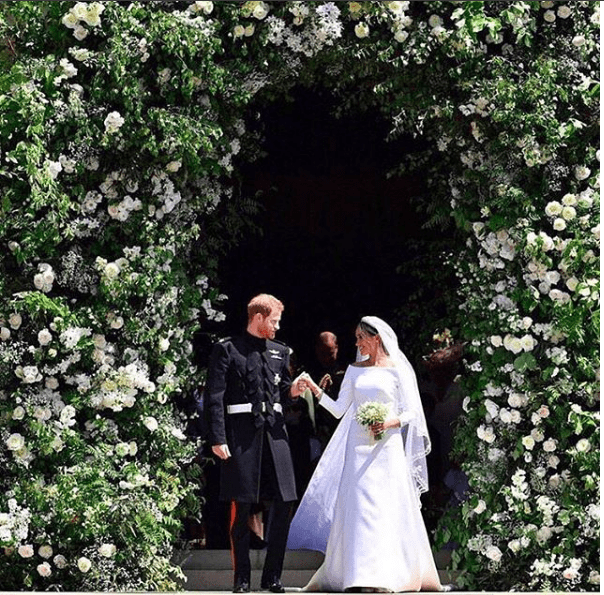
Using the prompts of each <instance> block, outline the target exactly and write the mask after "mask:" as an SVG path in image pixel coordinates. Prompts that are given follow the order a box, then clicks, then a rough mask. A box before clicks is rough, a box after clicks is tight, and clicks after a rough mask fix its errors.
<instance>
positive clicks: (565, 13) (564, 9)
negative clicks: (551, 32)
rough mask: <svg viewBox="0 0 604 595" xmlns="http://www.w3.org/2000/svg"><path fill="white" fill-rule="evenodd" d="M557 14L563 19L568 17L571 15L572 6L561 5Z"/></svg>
mask: <svg viewBox="0 0 604 595" xmlns="http://www.w3.org/2000/svg"><path fill="white" fill-rule="evenodd" d="M557 14H558V16H559V17H560V18H561V19H567V18H568V17H569V16H570V8H569V7H568V6H560V7H559V8H558V13H557Z"/></svg>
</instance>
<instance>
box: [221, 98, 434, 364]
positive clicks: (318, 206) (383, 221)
mask: <svg viewBox="0 0 604 595" xmlns="http://www.w3.org/2000/svg"><path fill="white" fill-rule="evenodd" d="M334 106H335V104H334V98H333V97H332V96H330V95H329V94H328V93H327V92H325V93H323V94H318V93H317V92H311V91H308V90H305V89H298V90H296V91H294V92H293V94H291V96H290V98H289V100H286V99H284V100H281V101H279V102H278V103H273V104H271V105H270V106H269V107H267V108H265V109H264V110H263V111H262V114H261V118H260V119H259V121H260V122H262V125H263V127H264V128H263V134H264V136H265V139H266V141H265V144H264V148H265V151H266V155H265V156H264V157H263V158H261V159H260V160H258V161H256V162H255V163H253V164H249V165H244V166H242V168H241V172H242V177H243V193H244V195H247V196H253V195H256V194H257V193H259V195H260V202H261V205H262V212H261V213H260V214H259V216H258V219H257V224H258V226H259V227H260V228H261V229H262V234H250V235H249V236H248V237H247V238H246V239H245V240H244V241H242V242H241V243H240V245H239V246H238V247H237V248H236V249H233V250H232V251H231V252H230V253H229V254H228V255H227V256H226V257H225V258H224V259H223V261H222V263H221V267H220V269H221V271H222V276H221V282H222V288H223V290H224V291H225V293H227V295H228V296H229V300H228V304H227V305H226V314H227V322H226V323H225V334H229V333H237V332H240V331H241V329H242V328H243V327H244V325H245V304H246V303H247V301H248V300H249V298H250V297H252V296H253V295H256V294H257V293H261V292H267V293H272V294H274V295H276V296H277V297H279V299H281V300H282V301H283V302H284V304H285V312H284V314H283V320H282V330H281V331H280V332H279V334H278V338H280V339H281V340H283V341H284V342H285V343H287V344H288V345H289V346H291V347H292V348H293V349H294V351H295V352H296V353H297V355H298V360H299V362H300V363H302V364H303V363H304V362H305V361H308V358H312V357H313V353H312V346H313V341H314V338H315V337H316V335H317V333H318V332H320V331H323V330H330V331H333V332H335V333H336V334H337V335H338V336H339V337H340V346H341V351H340V353H341V359H342V361H344V362H347V361H350V360H351V359H353V358H354V346H353V334H354V327H355V324H356V323H357V321H358V319H359V318H360V317H361V316H363V315H366V314H372V315H377V316H381V317H383V318H385V319H386V320H391V313H392V311H393V309H395V308H398V307H401V306H402V305H403V304H404V303H405V301H406V299H407V298H408V296H409V295H410V292H412V291H413V290H414V286H413V283H414V281H413V280H412V279H410V278H409V277H406V276H404V275H400V274H397V272H396V269H397V267H398V266H399V265H400V264H401V263H403V262H405V260H406V259H407V258H408V257H409V254H410V250H409V244H410V241H411V240H413V239H417V238H420V237H421V238H423V239H426V237H427V236H429V235H430V233H431V234H432V235H434V236H435V237H436V235H437V234H436V233H435V232H427V231H426V230H424V229H422V223H423V221H422V217H421V216H420V215H418V214H417V213H416V211H415V208H414V206H413V204H412V201H413V197H415V196H418V195H421V194H424V193H425V192H426V183H425V179H424V178H423V177H422V174H421V173H413V174H407V175H405V176H402V177H392V178H390V179H388V177H387V174H388V172H389V171H390V170H391V169H392V168H393V167H396V166H397V165H398V164H399V163H400V161H401V155H404V154H406V153H409V152H417V151H421V150H422V149H423V148H424V143H425V141H423V140H421V139H413V138H412V137H410V136H409V137H406V138H401V139H397V140H396V141H393V142H386V140H385V139H386V137H387V135H388V131H389V125H388V123H387V122H386V121H385V120H384V119H383V117H382V116H381V115H380V113H379V112H378V111H377V110H370V111H367V112H364V113H361V114H351V115H347V116H344V117H342V118H339V119H337V118H335V117H334V115H333V108H334Z"/></svg>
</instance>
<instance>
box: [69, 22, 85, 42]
mask: <svg viewBox="0 0 604 595" xmlns="http://www.w3.org/2000/svg"><path fill="white" fill-rule="evenodd" d="M73 36H74V37H75V38H76V39H77V40H78V41H82V40H83V39H86V37H88V29H86V27H82V25H77V26H76V27H75V29H74V30H73Z"/></svg>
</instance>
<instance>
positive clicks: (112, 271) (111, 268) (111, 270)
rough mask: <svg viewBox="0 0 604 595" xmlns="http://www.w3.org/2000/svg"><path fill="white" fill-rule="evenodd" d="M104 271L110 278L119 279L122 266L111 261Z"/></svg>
mask: <svg viewBox="0 0 604 595" xmlns="http://www.w3.org/2000/svg"><path fill="white" fill-rule="evenodd" d="M103 273H104V274H105V277H107V279H109V280H113V279H117V277H118V276H119V274H120V267H119V266H118V265H117V264H116V263H115V262H109V263H107V266H106V267H105V270H104V271H103Z"/></svg>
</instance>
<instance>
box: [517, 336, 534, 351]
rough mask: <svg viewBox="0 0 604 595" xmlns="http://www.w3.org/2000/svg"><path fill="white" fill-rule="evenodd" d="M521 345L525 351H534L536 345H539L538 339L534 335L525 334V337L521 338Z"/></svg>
mask: <svg viewBox="0 0 604 595" xmlns="http://www.w3.org/2000/svg"><path fill="white" fill-rule="evenodd" d="M520 345H521V346H522V349H524V351H532V350H533V349H534V348H535V345H537V341H536V340H535V338H534V337H533V336H532V335H524V337H522V338H521V339H520Z"/></svg>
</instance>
